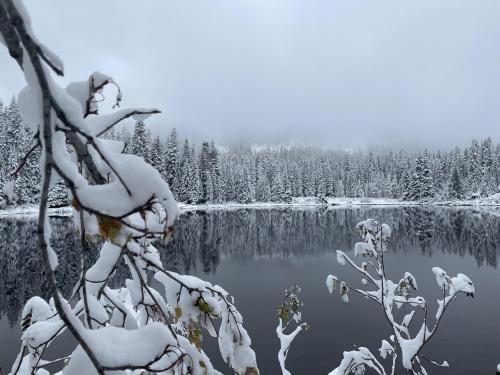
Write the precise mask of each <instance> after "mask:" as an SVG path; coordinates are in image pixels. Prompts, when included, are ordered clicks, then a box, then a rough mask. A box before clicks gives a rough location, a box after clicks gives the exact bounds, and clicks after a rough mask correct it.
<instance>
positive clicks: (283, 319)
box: [276, 285, 309, 375]
mask: <svg viewBox="0 0 500 375" xmlns="http://www.w3.org/2000/svg"><path fill="white" fill-rule="evenodd" d="M300 291H301V290H300V287H299V286H298V285H295V286H292V287H290V288H289V289H286V290H285V296H284V298H283V302H282V304H281V305H280V307H279V308H278V311H277V313H278V314H277V315H278V326H277V327H276V335H277V336H278V339H279V340H280V350H279V352H278V361H279V363H280V368H281V372H282V374H283V375H291V373H290V371H288V370H287V369H286V368H285V361H286V357H287V356H288V351H289V350H290V346H291V345H292V341H293V340H294V339H295V337H296V336H297V335H298V334H299V333H300V332H301V331H303V330H307V329H309V326H308V324H307V323H300V322H301V320H302V313H301V311H300V309H301V308H302V306H303V305H304V304H303V303H302V301H301V300H300V299H299V296H298V295H299V293H300ZM291 324H292V325H295V326H296V327H295V329H294V330H293V331H291V332H290V333H285V330H286V329H287V328H288V327H289V326H290V325H291Z"/></svg>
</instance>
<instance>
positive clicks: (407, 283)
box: [326, 219, 474, 375]
mask: <svg viewBox="0 0 500 375" xmlns="http://www.w3.org/2000/svg"><path fill="white" fill-rule="evenodd" d="M356 231H357V232H358V234H359V235H360V237H361V239H362V241H361V242H358V243H356V245H355V246H354V256H362V257H364V258H366V261H363V262H362V263H361V264H357V263H356V262H354V260H353V259H352V258H351V257H349V256H348V255H347V254H346V253H344V252H343V251H340V250H337V260H338V262H339V264H341V265H343V266H345V265H349V266H350V267H351V268H353V269H354V270H355V271H357V272H358V273H359V274H360V275H361V282H362V284H363V285H364V287H363V288H355V287H353V286H351V285H350V284H349V283H348V282H346V281H339V280H338V278H337V277H336V276H333V275H329V276H328V277H327V279H326V286H327V288H328V291H329V292H330V293H331V294H333V293H334V292H335V291H338V292H339V294H340V296H341V297H342V299H343V300H344V302H348V301H349V297H348V296H349V294H350V293H351V292H354V293H356V294H359V295H360V296H362V297H364V298H366V299H367V300H370V301H373V302H375V303H376V304H377V305H379V307H380V308H381V309H382V311H383V313H384V315H385V318H386V320H387V322H388V323H389V326H390V328H391V331H392V334H391V335H390V337H389V340H383V341H382V346H381V347H380V349H379V352H380V356H381V357H382V358H383V359H386V358H388V357H392V368H391V371H390V372H386V370H385V369H384V367H383V366H382V365H381V364H380V363H379V362H378V360H377V359H376V358H375V356H374V355H373V354H372V353H371V352H370V351H369V350H368V349H367V348H364V347H360V348H359V349H358V350H354V351H350V352H344V359H343V360H342V362H341V364H340V365H339V366H338V367H337V368H336V369H335V370H333V371H332V372H331V373H330V375H341V374H344V375H347V374H351V373H352V374H363V373H364V371H365V369H366V368H372V369H373V370H375V371H376V373H377V374H380V375H385V374H388V373H389V374H394V373H395V367H396V366H395V365H396V358H397V355H398V354H397V353H398V352H399V353H400V355H401V362H402V366H403V368H404V369H405V370H407V371H410V372H411V373H412V374H421V375H425V374H427V372H426V370H425V368H424V366H423V362H427V363H430V364H433V365H436V366H442V367H448V363H447V362H446V361H444V362H442V363H437V362H435V361H432V360H430V359H427V357H426V356H425V355H424V354H423V353H422V351H423V349H424V347H425V345H426V344H427V343H428V342H429V340H430V339H431V338H432V337H433V336H434V334H435V333H436V331H437V329H438V326H439V323H440V322H441V320H442V319H443V317H444V313H445V311H446V309H447V308H448V307H449V306H450V304H451V303H452V302H453V301H454V299H455V298H456V297H457V296H458V294H461V293H463V294H465V295H466V296H470V297H474V285H473V284H472V281H471V280H470V279H469V278H468V277H467V276H466V275H464V274H461V273H459V274H458V275H457V276H455V277H452V276H449V275H448V274H447V273H446V271H444V270H443V269H441V268H439V267H433V268H432V272H433V273H434V275H435V277H436V282H437V284H438V286H439V288H440V290H441V294H442V299H438V300H437V305H438V308H437V311H436V314H435V317H434V318H431V313H430V311H429V307H428V304H427V301H426V300H425V299H424V298H423V297H421V296H416V295H414V293H415V292H416V290H417V280H416V279H415V277H413V275H412V274H411V273H409V272H405V273H404V275H403V277H402V278H401V279H400V280H399V281H398V282H394V281H392V280H389V279H387V278H386V270H385V266H384V254H385V252H386V250H387V247H388V245H389V242H390V239H391V229H390V227H389V226H388V225H387V224H379V223H378V222H377V221H375V220H373V219H367V220H365V221H362V222H360V223H358V224H357V225H356ZM398 310H399V311H398ZM418 310H421V311H422V312H423V314H419V313H418ZM416 315H423V318H422V319H423V321H422V322H421V323H414V320H415V319H414V318H415V316H416ZM432 321H433V322H432ZM412 323H413V325H412ZM412 326H413V327H415V326H416V329H411V327H412Z"/></svg>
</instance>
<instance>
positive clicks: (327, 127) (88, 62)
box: [0, 0, 500, 147]
mask: <svg viewBox="0 0 500 375" xmlns="http://www.w3.org/2000/svg"><path fill="white" fill-rule="evenodd" d="M26 6H27V8H28V9H29V11H30V13H31V15H32V19H33V26H34V29H35V31H36V32H37V34H38V36H39V38H40V39H41V40H42V41H43V42H44V43H45V44H47V45H48V46H50V47H51V48H52V49H53V50H54V51H55V52H56V53H58V54H59V55H60V56H61V57H62V59H63V60H64V61H65V65H66V76H65V78H64V79H63V80H62V82H65V83H67V82H69V81H71V80H81V79H83V78H85V77H87V76H88V75H89V74H90V73H92V72H93V71H95V70H99V71H102V72H104V73H108V74H111V75H112V76H114V77H115V79H116V80H117V81H118V82H119V84H120V85H121V88H122V90H123V93H124V102H123V104H124V105H139V106H156V107H158V108H160V109H162V111H163V113H162V114H161V115H159V116H157V117H156V118H151V119H150V120H148V124H149V125H150V126H151V128H152V129H153V131H154V132H156V133H159V134H166V133H167V132H169V131H170V130H171V129H172V127H176V128H177V129H178V131H179V133H180V134H181V135H182V136H187V137H191V138H195V139H201V138H213V139H215V140H216V141H217V142H218V143H220V144H229V143H235V142H236V143H241V142H245V143H275V142H290V141H292V142H300V143H307V144H311V143H312V144H319V145H324V146H332V145H340V146H348V147H360V146H372V145H383V146H384V145H388V146H398V147H400V146H428V147H451V146H454V145H463V144H465V143H468V142H469V141H470V140H471V139H472V138H483V137H487V136H492V137H493V138H494V139H496V140H500V126H499V124H498V122H499V119H500V105H499V101H500V48H499V41H500V22H498V20H499V19H500V2H498V1H496V0H476V1H470V0H441V1H435V0H419V1H413V2H406V1H397V0H388V1H384V2H374V1H370V0H355V1H345V0H341V1H339V0H308V1H303V0H211V1H209V0H175V1H174V0H168V1H154V0H148V1H140V2H138V1H130V0H126V1H119V2H118V1H111V0H100V1H98V0H92V1H91V0H87V1H79V2H76V1H63V0H45V1H43V2H42V1H39V0H38V1H37V0H29V1H28V0H26ZM0 68H1V69H0V72H1V75H0V77H1V80H0V98H3V99H4V101H8V100H9V98H10V96H11V95H12V94H13V93H15V92H18V91H19V90H20V89H21V88H22V87H23V85H24V79H23V76H22V74H21V72H20V71H19V69H18V68H17V66H16V65H15V64H14V62H13V61H11V59H10V57H9V56H8V53H7V51H6V50H5V49H0Z"/></svg>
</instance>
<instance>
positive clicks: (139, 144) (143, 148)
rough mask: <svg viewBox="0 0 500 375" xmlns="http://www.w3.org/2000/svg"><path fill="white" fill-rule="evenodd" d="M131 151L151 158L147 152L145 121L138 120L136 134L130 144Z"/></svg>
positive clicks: (145, 157)
mask: <svg viewBox="0 0 500 375" xmlns="http://www.w3.org/2000/svg"><path fill="white" fill-rule="evenodd" d="M130 151H131V153H132V154H134V155H137V156H140V157H142V158H144V160H146V159H147V158H149V155H148V154H147V151H148V149H147V140H146V126H145V125H144V122H143V121H136V123H135V130H134V136H133V137H132V140H131V144H130Z"/></svg>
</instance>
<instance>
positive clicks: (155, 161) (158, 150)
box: [150, 136, 163, 174]
mask: <svg viewBox="0 0 500 375" xmlns="http://www.w3.org/2000/svg"><path fill="white" fill-rule="evenodd" d="M150 160H151V165H152V166H153V167H155V168H156V169H157V170H158V171H159V172H160V173H161V172H162V170H163V146H162V144H161V140H160V137H158V136H156V137H155V139H154V140H153V145H152V147H151V152H150ZM162 174H163V173H162Z"/></svg>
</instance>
